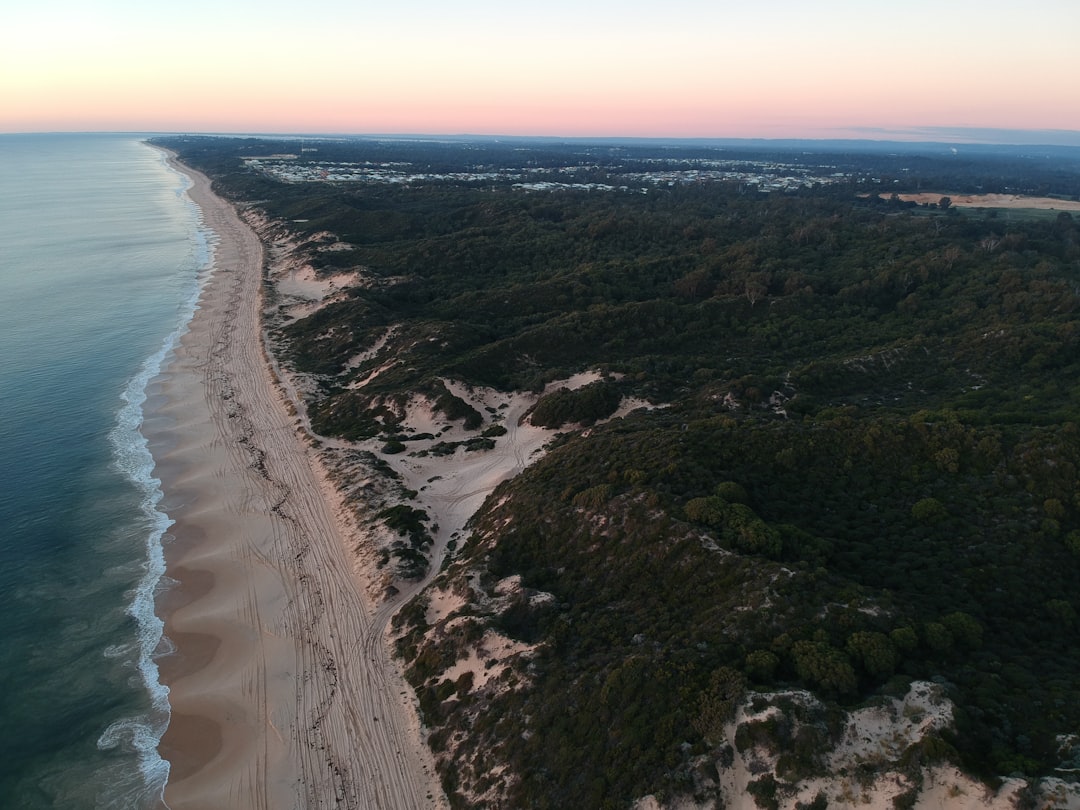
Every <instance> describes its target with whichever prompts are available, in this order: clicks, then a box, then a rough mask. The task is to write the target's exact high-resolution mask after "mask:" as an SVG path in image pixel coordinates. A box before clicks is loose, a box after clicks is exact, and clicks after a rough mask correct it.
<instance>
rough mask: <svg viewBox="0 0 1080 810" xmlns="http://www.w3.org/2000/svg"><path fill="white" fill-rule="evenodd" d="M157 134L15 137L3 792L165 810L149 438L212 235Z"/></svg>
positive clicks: (3, 571)
mask: <svg viewBox="0 0 1080 810" xmlns="http://www.w3.org/2000/svg"><path fill="white" fill-rule="evenodd" d="M187 186H188V180H187V178H186V177H184V176H183V175H182V174H179V173H177V172H176V171H174V170H173V169H171V168H170V167H169V166H168V165H167V164H166V162H165V159H164V157H163V155H162V153H160V152H158V151H157V150H155V149H153V148H151V147H150V146H148V145H147V144H146V143H144V142H143V140H142V139H141V138H140V137H138V136H125V135H70V134H64V135H0V806H3V807H13V808H14V807H18V808H39V807H40V808H56V807H61V808H125V810H126V809H127V808H151V807H160V806H162V805H161V801H160V797H161V792H162V789H163V786H164V784H165V782H166V781H167V779H168V771H169V766H168V763H166V762H164V761H163V760H161V758H160V757H159V756H158V754H157V751H156V746H157V743H158V741H159V739H160V737H161V734H162V733H163V731H164V729H165V727H166V725H167V723H168V716H169V714H168V713H169V708H168V691H167V689H166V688H164V687H163V686H161V685H160V684H159V682H158V673H157V666H156V664H155V662H154V657H155V654H160V653H161V651H162V644H163V642H162V633H161V630H162V625H161V622H160V620H159V619H158V617H157V616H156V615H155V614H154V596H155V590H156V589H157V588H158V587H160V583H161V580H162V575H163V572H164V563H163V559H162V550H161V542H162V538H163V535H164V533H165V531H166V530H167V528H168V526H169V523H170V521H169V519H168V517H167V516H166V515H165V514H163V513H162V512H161V511H160V510H159V509H158V508H157V504H158V502H159V500H160V498H161V492H160V489H159V486H158V482H157V481H156V480H155V478H154V476H153V461H152V459H151V457H150V455H149V453H148V451H147V449H146V442H145V441H144V439H143V437H142V436H141V435H140V433H139V428H140V425H141V422H142V418H143V403H144V400H145V391H146V386H147V384H148V382H149V381H150V380H151V379H152V378H153V377H154V376H155V375H156V374H157V373H158V371H159V369H160V368H161V366H162V364H163V363H164V362H166V360H167V357H168V354H169V351H170V349H171V348H172V346H173V345H174V343H175V341H176V340H177V339H178V337H179V335H180V334H181V333H182V331H183V330H184V328H185V325H186V324H187V322H188V320H189V319H190V317H191V314H192V312H193V311H194V307H195V304H196V301H197V296H198V291H199V285H200V283H201V280H202V279H203V277H204V275H205V272H206V270H207V268H208V267H209V263H210V254H211V240H210V238H209V235H208V234H207V233H206V231H205V230H204V228H203V227H202V225H201V220H200V215H199V211H198V209H197V208H196V207H195V206H194V205H193V204H192V203H191V202H190V201H189V200H188V199H187V197H186V196H185V190H186V188H187Z"/></svg>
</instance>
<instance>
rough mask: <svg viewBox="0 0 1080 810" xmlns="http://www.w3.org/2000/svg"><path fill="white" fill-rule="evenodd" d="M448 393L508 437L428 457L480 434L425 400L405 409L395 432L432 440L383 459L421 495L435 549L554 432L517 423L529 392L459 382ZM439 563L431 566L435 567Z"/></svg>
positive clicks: (530, 401)
mask: <svg viewBox="0 0 1080 810" xmlns="http://www.w3.org/2000/svg"><path fill="white" fill-rule="evenodd" d="M444 382H445V383H446V386H447V388H448V389H449V390H450V391H451V393H453V394H455V395H456V396H459V397H461V398H462V399H464V400H465V401H466V402H468V403H469V404H470V405H472V406H473V407H474V408H476V409H477V410H478V411H479V412H480V413H482V414H484V415H485V416H486V417H487V418H488V419H492V414H491V412H490V411H488V409H489V408H491V409H493V410H494V411H495V416H496V419H497V421H498V423H499V424H502V425H503V427H505V428H506V434H505V435H502V436H496V437H492V440H493V442H494V445H495V446H494V447H493V448H492V449H490V450H479V451H468V450H466V449H465V448H464V447H458V448H457V449H456V450H455V451H454V452H453V453H451V454H449V455H442V456H439V455H430V454H429V455H426V456H421V455H418V454H419V453H422V452H425V451H430V449H431V448H432V447H433V446H434V445H436V444H437V443H439V442H453V441H464V440H466V439H468V438H472V437H475V436H477V435H478V433H477V432H475V431H466V430H465V429H464V428H463V427H462V426H461V423H460V422H452V421H450V420H449V419H446V418H445V417H444V416H442V415H441V414H438V413H436V412H435V411H434V410H433V409H432V407H431V403H430V401H428V400H427V399H426V398H425V397H419V396H418V397H413V398H412V399H411V400H410V401H409V404H408V406H407V407H406V410H405V417H404V419H403V421H402V423H401V425H400V427H399V430H400V432H402V433H411V434H424V433H429V434H431V435H432V436H434V437H435V438H434V439H427V440H423V441H417V442H409V443H408V448H409V449H408V451H407V453H402V454H399V455H388V456H385V457H384V458H385V460H386V462H387V463H388V464H390V466H391V467H392V468H393V469H394V470H395V472H397V473H399V474H400V475H401V476H402V478H403V483H404V485H405V486H406V487H407V488H408V489H411V490H415V491H416V492H418V493H419V495H418V497H417V500H418V501H419V502H420V505H421V508H423V509H425V510H426V511H427V512H428V514H429V515H431V516H432V518H433V521H434V523H435V524H437V525H438V527H439V531H438V535H437V539H436V544H435V545H436V548H441V547H442V546H444V545H445V541H446V540H448V539H449V538H450V537H452V536H453V535H455V534H457V533H459V532H460V531H461V530H462V529H463V528H464V527H465V523H466V522H467V521H468V519H469V518H470V517H472V515H473V513H475V512H476V510H477V509H479V508H480V505H481V504H482V503H483V502H484V499H485V498H486V497H487V496H488V494H489V493H490V492H491V491H492V490H493V489H494V488H495V487H496V486H498V485H499V484H500V483H502V482H503V481H505V480H507V479H508V478H512V477H513V476H515V475H517V474H518V473H520V472H521V471H522V470H524V469H525V467H526V466H528V465H529V464H530V463H532V462H533V461H535V460H536V459H538V458H540V457H541V456H542V455H543V451H544V446H545V445H546V444H547V443H548V442H549V441H550V440H551V438H552V437H553V436H554V435H555V431H553V430H548V429H545V428H538V427H535V426H533V425H530V424H524V425H523V424H519V422H520V420H521V418H522V416H523V415H524V414H525V412H526V411H527V410H528V409H529V408H530V407H532V406H533V405H534V404H535V402H536V399H537V396H536V395H535V394H531V393H513V394H508V393H504V392H499V391H495V390H493V389H481V388H475V389H470V388H467V387H466V386H464V385H461V384H459V383H454V382H452V381H444ZM379 446H381V442H379V441H378V440H372V441H370V442H369V443H368V448H369V449H372V450H373V451H377V450H378V448H379ZM438 563H439V560H435V561H433V564H434V565H435V566H437V565H438Z"/></svg>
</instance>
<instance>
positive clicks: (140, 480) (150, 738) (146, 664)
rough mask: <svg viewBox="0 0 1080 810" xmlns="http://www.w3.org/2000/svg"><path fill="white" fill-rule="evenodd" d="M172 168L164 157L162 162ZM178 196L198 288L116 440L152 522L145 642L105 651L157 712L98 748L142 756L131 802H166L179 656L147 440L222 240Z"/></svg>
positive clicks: (144, 586)
mask: <svg viewBox="0 0 1080 810" xmlns="http://www.w3.org/2000/svg"><path fill="white" fill-rule="evenodd" d="M162 160H163V162H164V161H165V158H164V156H163V157H162ZM175 174H176V176H177V178H178V179H179V184H178V188H177V190H176V194H177V196H178V198H180V199H181V200H182V201H184V202H185V203H186V206H187V209H188V214H189V216H190V217H191V223H192V243H191V244H192V255H191V267H192V268H193V270H195V271H196V272H193V273H192V283H191V286H190V288H189V289H188V290H187V292H186V295H185V297H184V300H183V301H182V303H181V305H180V307H179V308H178V311H177V321H176V326H175V329H174V330H173V331H172V333H171V334H169V336H168V337H166V338H165V340H164V341H163V342H162V344H161V346H160V348H159V349H158V350H157V351H156V352H155V353H154V354H153V355H151V356H150V357H148V358H147V359H146V360H145V361H144V362H143V364H142V366H141V368H140V369H139V371H138V372H137V373H136V374H135V376H133V377H132V378H131V379H130V380H128V383H127V385H126V387H125V388H124V391H123V392H122V393H121V395H120V399H121V402H122V405H121V407H120V410H119V413H118V415H117V422H116V426H115V427H114V428H113V430H112V431H111V432H110V434H109V439H110V442H111V444H112V447H113V455H114V464H115V466H116V467H117V468H118V469H119V470H120V471H121V472H122V473H123V474H124V475H125V476H126V477H127V478H129V479H130V480H131V481H132V483H133V484H134V485H135V487H136V488H137V490H138V491H139V492H140V493H141V496H142V498H141V503H140V508H141V510H142V513H143V515H144V517H145V543H146V559H145V561H144V562H143V564H142V575H141V577H140V578H139V581H138V583H137V585H136V586H135V588H134V589H133V591H132V592H131V603H130V604H129V606H128V608H127V611H128V613H129V614H130V615H131V616H132V617H133V618H134V619H135V622H136V626H137V640H136V642H135V643H134V644H132V645H112V646H110V647H109V648H108V649H106V650H105V654H106V655H107V656H110V657H124V656H125V655H127V656H130V659H129V660H130V662H131V663H132V665H133V666H134V667H135V668H136V669H137V671H138V673H139V680H140V681H141V683H142V685H143V686H144V687H145V688H146V690H147V692H148V694H149V697H150V710H149V711H148V712H147V713H145V714H143V715H141V716H138V717H124V718H120V719H118V720H116V721H114V722H113V723H111V724H110V725H109V727H108V728H106V729H105V731H104V732H103V733H102V734H101V736H100V737H99V738H98V741H97V745H98V748H100V749H103V750H108V749H114V748H120V749H122V750H126V751H130V752H131V753H134V754H135V755H136V757H137V758H138V762H139V769H140V772H141V776H142V779H143V784H142V785H141V786H132V788H130V789H125V791H124V792H125V793H126V794H127V795H128V798H129V799H135V798H139V797H142V796H146V795H152V796H156V797H161V796H162V793H163V791H164V789H165V784H166V783H167V782H168V778H169V763H168V762H167V761H166V760H164V759H162V758H161V755H160V754H159V753H158V750H157V748H158V744H159V743H160V742H161V737H162V735H163V734H164V733H165V729H166V728H167V727H168V724H169V718H170V707H169V689H168V687H167V686H165V685H164V684H162V683H161V681H160V678H159V672H158V666H157V663H156V658H157V657H159V656H161V655H163V654H166V653H167V652H169V651H171V650H172V649H174V647H173V645H172V643H171V642H170V641H169V640H168V639H167V638H165V636H164V634H163V631H164V622H162V620H161V619H160V618H159V617H158V615H157V613H156V612H155V596H156V594H157V593H158V591H159V588H160V587H161V586H162V584H163V583H167V582H170V581H171V580H169V578H168V577H166V576H165V554H164V549H163V545H162V542H163V538H164V537H165V533H166V531H167V530H168V528H169V527H170V526H171V525H172V524H173V521H172V520H171V519H170V518H169V516H168V515H166V514H165V513H164V512H163V511H161V510H160V509H159V508H158V506H159V504H160V502H161V500H162V498H163V496H164V493H163V492H162V490H161V481H160V480H159V479H157V478H155V477H154V459H153V456H151V454H150V451H149V448H148V443H147V440H146V438H145V437H144V436H143V435H142V433H141V427H142V424H143V418H144V412H143V405H144V403H145V402H146V396H147V395H146V391H147V387H148V385H149V384H150V381H151V380H153V379H154V378H155V377H157V376H158V375H159V374H160V373H161V371H162V368H163V367H164V366H165V365H166V364H167V360H168V358H169V356H170V354H171V353H172V352H173V350H174V349H175V348H176V346H177V344H178V342H179V340H180V338H181V337H182V336H183V335H184V333H185V332H186V331H187V329H188V325H189V323H190V321H191V318H192V316H193V315H194V314H195V310H196V309H197V308H198V300H199V296H200V295H201V293H202V289H203V287H204V285H205V283H206V281H207V279H208V278H209V275H210V273H211V271H212V268H213V254H214V244H215V241H216V239H215V237H216V235H215V234H213V233H212V232H209V231H208V230H207V229H206V227H205V224H204V221H203V218H202V212H201V210H200V209H199V208H198V206H196V205H195V204H194V203H193V202H192V201H191V200H190V198H188V197H187V196H186V193H187V190H188V188H190V186H191V181H190V179H189V178H188V177H187V176H186V175H184V174H181V173H180V172H176V173H175ZM131 806H135V803H133V804H132V805H131Z"/></svg>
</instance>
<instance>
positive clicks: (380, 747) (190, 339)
mask: <svg viewBox="0 0 1080 810" xmlns="http://www.w3.org/2000/svg"><path fill="white" fill-rule="evenodd" d="M178 168H180V169H181V170H182V171H184V172H185V173H187V174H189V175H190V176H191V177H192V179H193V181H194V186H193V188H192V189H191V190H190V192H189V195H190V197H191V198H192V199H193V200H194V201H195V202H196V203H197V204H198V205H199V207H200V209H201V210H202V212H203V216H204V220H205V224H206V225H207V226H208V227H209V228H210V229H212V230H213V231H214V233H216V234H217V243H216V247H215V253H214V270H213V274H212V276H211V278H210V280H209V282H208V283H207V285H206V287H205V290H204V292H203V295H202V297H201V299H200V303H199V309H198V311H197V313H196V315H195V317H194V319H193V321H192V323H191V326H190V330H189V331H188V332H187V334H185V336H184V337H183V339H182V340H181V343H180V345H179V347H178V348H177V350H176V352H175V353H174V356H173V357H171V358H170V360H169V362H168V365H167V367H166V369H165V371H164V372H163V374H162V375H161V376H160V377H159V378H158V379H157V380H155V381H154V383H153V384H152V386H151V388H150V391H149V401H148V403H147V408H146V411H147V414H148V415H147V419H146V422H145V424H144V432H145V433H146V435H147V438H148V440H149V442H150V448H151V451H152V452H153V454H154V458H155V460H156V462H157V468H156V475H157V476H158V477H159V478H160V479H161V481H162V489H163V491H164V493H165V499H164V501H163V503H162V505H161V508H162V509H164V511H165V512H166V513H167V514H168V515H169V517H170V518H172V519H173V520H175V521H176V522H175V525H174V526H173V527H172V528H171V530H170V532H169V535H168V537H167V545H166V547H165V555H166V562H167V576H168V577H169V578H170V579H172V580H175V584H173V585H170V586H168V587H166V588H165V589H164V590H163V592H162V594H161V596H160V598H159V602H158V610H159V613H161V615H162V617H163V619H164V620H165V635H166V637H167V638H168V639H169V640H170V641H171V642H172V644H173V645H175V647H176V650H175V652H173V653H170V654H168V655H165V656H163V657H161V658H160V659H159V661H158V663H159V666H160V669H161V675H162V681H163V682H164V683H165V684H166V685H167V686H168V687H169V689H170V703H171V706H172V719H171V722H170V724H169V728H168V730H167V732H166V733H165V735H164V737H163V738H162V740H161V745H160V751H161V753H162V755H163V756H164V757H165V758H166V759H167V760H168V761H169V762H170V765H171V773H170V778H169V783H168V786H167V787H166V790H165V800H166V802H167V804H168V805H169V807H170V808H172V810H185V809H186V808H225V807H228V808H278V807H281V808H294V807H304V808H317V807H329V806H334V807H349V808H372V809H374V808H401V809H402V810H405V809H406V808H408V809H409V810H416V809H417V808H428V807H431V808H439V807H444V806H445V799H444V798H443V797H442V795H441V791H440V790H439V789H438V786H437V781H436V779H435V777H434V771H433V767H432V762H431V758H430V753H429V752H428V751H427V749H426V747H425V746H424V744H423V741H422V737H421V734H420V728H419V724H418V722H417V716H416V711H415V707H414V702H413V696H412V693H411V691H410V690H409V689H408V687H407V686H406V684H405V683H404V681H403V679H402V678H401V677H400V674H399V673H398V672H397V670H396V667H395V664H394V662H393V661H392V660H391V658H390V655H389V650H388V649H387V644H386V641H385V628H386V622H387V621H388V619H389V615H390V614H389V612H388V611H387V610H385V609H380V610H379V611H378V612H376V609H375V606H374V605H372V604H371V603H370V602H369V601H368V600H367V599H366V597H365V596H364V588H363V583H361V582H359V581H358V579H357V575H356V573H355V572H354V568H353V565H352V564H351V562H350V560H349V558H348V555H347V554H346V552H345V548H346V546H345V543H346V541H348V542H349V544H350V546H353V545H355V544H356V538H355V537H352V536H350V533H351V532H354V531H355V530H354V529H353V528H352V527H351V524H349V523H348V521H347V519H346V517H345V510H343V509H342V508H341V503H340V500H339V498H340V496H339V495H338V493H337V491H336V490H335V489H334V488H333V487H332V486H331V485H330V484H329V483H328V480H327V478H326V475H325V471H324V470H323V468H322V467H321V465H320V462H319V460H318V459H317V458H316V457H315V455H314V453H313V451H311V449H310V448H309V447H308V446H307V444H306V443H305V441H304V440H303V439H302V438H301V436H300V435H299V433H298V431H297V420H296V417H295V415H294V414H295V411H293V410H292V409H291V408H290V406H289V403H287V402H286V401H285V398H284V396H283V394H282V393H281V391H280V389H279V387H278V386H277V385H276V384H275V379H274V377H273V375H272V373H271V371H270V368H269V365H268V363H267V358H266V357H265V355H264V353H263V341H262V338H261V331H260V330H261V326H260V321H259V307H260V285H261V283H262V266H263V249H262V245H261V244H260V242H259V240H258V238H257V237H256V235H255V234H254V233H253V232H252V231H251V229H250V228H248V227H247V226H246V225H245V224H244V223H243V222H242V221H241V220H240V218H239V217H238V216H237V213H236V211H235V210H234V209H233V208H232V207H231V206H230V205H228V204H227V203H225V202H224V201H222V200H220V199H219V198H217V197H215V196H214V195H213V194H212V193H211V191H210V186H209V182H208V181H207V179H206V178H205V177H203V176H201V175H199V174H198V173H195V172H192V171H190V170H188V169H186V168H184V167H178ZM384 607H385V606H384Z"/></svg>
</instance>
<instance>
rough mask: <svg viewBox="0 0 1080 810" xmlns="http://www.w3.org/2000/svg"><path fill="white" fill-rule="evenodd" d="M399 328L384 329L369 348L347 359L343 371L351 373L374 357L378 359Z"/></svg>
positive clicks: (354, 385) (396, 326) (389, 327)
mask: <svg viewBox="0 0 1080 810" xmlns="http://www.w3.org/2000/svg"><path fill="white" fill-rule="evenodd" d="M400 328H401V327H400V326H398V325H395V326H388V327H387V328H386V331H385V332H383V333H382V334H381V335H380V336H379V337H378V339H376V341H375V342H374V343H373V344H371V348H369V349H365V350H364V351H362V352H360V353H359V354H356V355H353V356H352V357H350V358H349V361H348V362H347V363H346V364H345V370H346V371H351V370H352V369H354V368H358V367H359V366H360V365H361V364H363V363H366V362H368V361H369V360H374V359H375V358H376V357H378V355H379V352H381V351H382V350H383V349H384V348H386V344H387V342H388V341H389V340H390V338H392V337H393V336H394V335H396V334H397V332H398V330H399V329H400ZM350 387H356V383H354V384H353V386H350Z"/></svg>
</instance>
